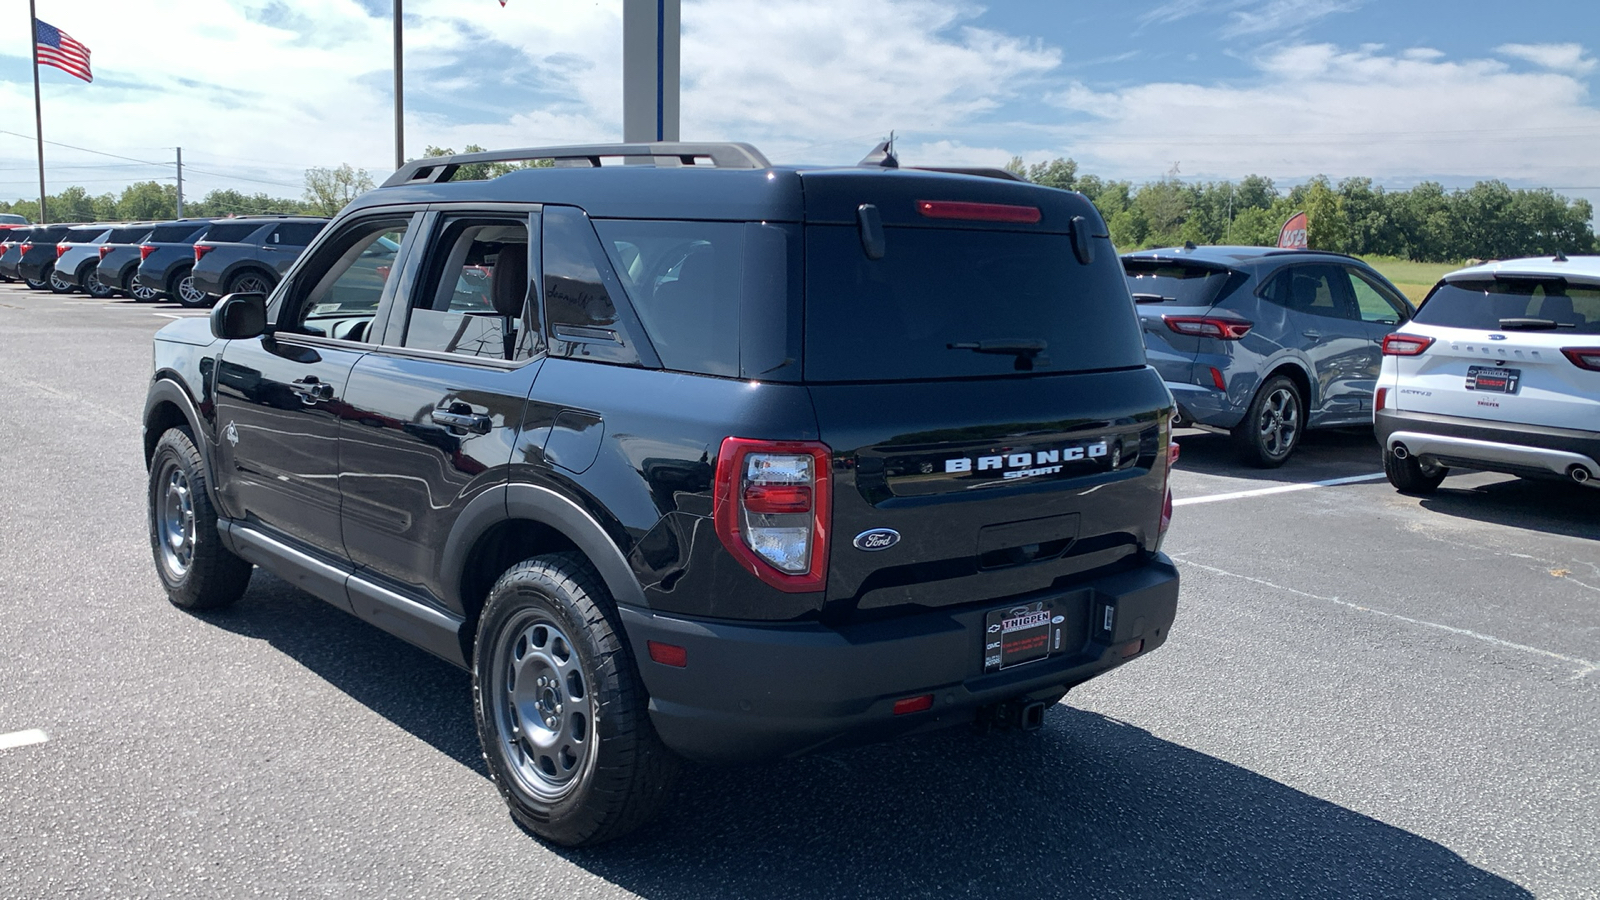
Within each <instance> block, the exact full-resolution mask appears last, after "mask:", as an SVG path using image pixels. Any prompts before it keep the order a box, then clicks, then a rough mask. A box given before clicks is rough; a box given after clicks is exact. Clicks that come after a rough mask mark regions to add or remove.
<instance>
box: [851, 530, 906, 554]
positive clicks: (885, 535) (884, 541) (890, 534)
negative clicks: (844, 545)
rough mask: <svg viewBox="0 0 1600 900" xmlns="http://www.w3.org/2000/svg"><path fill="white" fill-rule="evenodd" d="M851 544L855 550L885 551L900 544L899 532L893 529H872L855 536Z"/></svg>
mask: <svg viewBox="0 0 1600 900" xmlns="http://www.w3.org/2000/svg"><path fill="white" fill-rule="evenodd" d="M851 543H853V544H855V545H856V549H857V550H887V549H889V548H890V547H893V546H894V545H895V544H898V543H900V532H898V531H895V530H894V529H893V528H874V529H872V530H871V531H863V532H861V533H860V534H858V535H856V539H855V540H854V541H852V542H851Z"/></svg>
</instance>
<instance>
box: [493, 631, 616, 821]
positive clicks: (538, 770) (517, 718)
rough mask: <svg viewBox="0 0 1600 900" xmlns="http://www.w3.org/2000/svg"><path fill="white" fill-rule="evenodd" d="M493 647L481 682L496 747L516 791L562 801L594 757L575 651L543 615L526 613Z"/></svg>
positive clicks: (585, 687) (589, 705)
mask: <svg viewBox="0 0 1600 900" xmlns="http://www.w3.org/2000/svg"><path fill="white" fill-rule="evenodd" d="M505 634H507V635H508V639H507V640H506V641H504V642H503V643H501V645H500V646H498V647H496V648H495V656H494V662H493V663H492V669H491V672H493V673H497V675H496V677H495V678H494V680H493V681H492V682H491V683H490V684H489V691H490V695H491V696H490V704H491V708H492V709H493V710H494V711H495V715H496V718H497V720H498V721H497V723H496V724H497V726H498V727H497V729H496V731H497V732H498V733H499V735H500V741H501V745H502V747H501V749H502V751H503V752H504V753H505V758H506V760H507V761H508V762H510V764H511V773H512V775H513V777H515V778H516V780H517V786H518V787H519V788H520V789H522V790H523V791H525V792H526V793H527V794H529V795H530V796H533V797H536V798H538V799H540V800H544V801H553V800H559V799H561V798H562V797H564V796H566V795H567V794H568V793H569V792H570V791H571V790H572V787H573V784H574V783H575V780H576V779H577V778H578V777H579V776H580V775H582V774H583V772H584V770H585V768H587V767H588V766H589V765H590V764H591V762H592V760H593V757H594V753H593V751H592V746H593V743H594V742H593V740H592V737H593V733H594V700H593V696H592V693H591V691H590V688H589V681H588V679H587V677H585V675H584V672H583V664H582V662H581V661H580V660H579V659H578V651H577V648H575V647H574V646H573V644H572V641H571V640H570V639H569V638H568V637H567V635H566V634H565V633H563V632H562V631H561V628H560V627H559V626H557V625H556V623H555V622H553V621H551V619H550V618H549V617H548V616H545V615H542V614H540V613H538V612H536V611H532V610H527V611H524V612H523V613H522V614H521V616H519V617H518V618H517V619H516V620H515V621H514V622H513V623H512V624H511V626H510V627H509V628H508V629H507V630H506V632H505Z"/></svg>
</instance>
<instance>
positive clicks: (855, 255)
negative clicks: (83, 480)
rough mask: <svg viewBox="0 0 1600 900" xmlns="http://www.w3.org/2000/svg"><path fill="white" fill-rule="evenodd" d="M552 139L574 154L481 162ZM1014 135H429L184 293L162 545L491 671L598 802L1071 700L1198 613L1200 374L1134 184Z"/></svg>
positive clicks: (528, 781) (168, 406)
mask: <svg viewBox="0 0 1600 900" xmlns="http://www.w3.org/2000/svg"><path fill="white" fill-rule="evenodd" d="M602 158H606V159H612V158H620V159H631V160H632V161H635V162H638V161H640V160H651V159H653V160H654V161H655V162H656V164H655V165H640V164H635V165H604V166H602V164H601V161H602ZM519 159H553V160H555V161H556V162H557V163H558V164H557V165H556V166H555V167H553V168H529V169H522V170H518V171H514V172H511V173H510V174H506V175H502V176H500V177H498V178H495V179H493V180H490V181H473V182H454V181H452V176H453V175H454V174H455V173H456V172H457V171H458V170H459V169H460V167H461V166H463V165H468V164H473V163H481V162H492V161H507V160H519ZM885 162H890V163H892V162H893V160H892V157H889V158H887V159H886V160H885ZM993 174H994V175H995V176H998V177H983V176H979V175H972V174H956V173H950V172H948V171H945V172H935V171H919V170H912V169H898V168H894V167H889V166H885V165H863V166H860V167H847V168H818V169H800V168H792V167H782V166H773V165H771V164H769V163H768V162H767V161H766V160H765V159H764V158H763V157H762V156H761V155H760V153H758V152H757V151H756V150H755V149H754V148H751V147H749V146H747V145H743V144H628V145H605V146H595V147H574V148H545V149H538V150H523V151H515V152H509V153H480V154H470V155H462V156H455V157H446V158H438V159H426V160H420V161H418V162H415V163H411V164H408V165H407V166H405V167H404V168H402V169H401V170H400V171H398V172H396V173H395V175H394V176H393V177H391V178H390V179H389V180H388V181H387V182H385V184H384V185H383V187H381V188H379V189H378V190H375V191H372V192H370V193H368V194H366V195H364V196H362V197H361V198H358V199H357V200H356V201H355V202H354V203H352V204H351V205H350V206H349V207H348V208H346V209H345V210H344V211H343V212H342V213H341V214H340V215H339V216H338V217H337V218H336V219H335V220H334V221H333V222H332V223H331V224H330V225H329V226H328V228H327V229H326V230H325V231H324V232H323V233H322V235H321V236H319V237H318V239H317V241H316V242H315V243H313V244H312V246H311V247H310V248H309V249H308V250H307V251H306V253H305V254H304V255H303V256H302V257H301V259H300V261H299V262H298V263H297V264H296V265H295V266H294V267H293V268H292V269H291V270H290V272H289V274H288V276H287V277H286V278H285V280H284V281H283V283H282V284H280V285H279V286H278V288H277V290H276V291H274V292H273V294H272V296H271V298H270V300H268V299H267V298H264V297H263V296H262V295H260V294H232V295H229V296H228V297H225V298H224V299H223V300H222V301H221V302H220V303H219V304H218V305H217V306H216V308H215V309H214V310H212V313H211V317H210V321H209V322H202V321H197V320H192V319H190V320H184V321H179V322H174V323H173V324H171V325H169V326H167V327H166V328H164V329H162V331H161V332H159V333H158V335H157V337H156V344H155V378H154V381H153V383H152V385H151V388H150V392H149V399H148V401H147V404H146V408H145V413H144V423H145V428H144V452H145V458H146V462H147V465H148V467H149V472H150V481H149V504H150V505H149V509H150V514H149V523H150V534H151V543H152V547H153V551H154V556H155V563H156V570H157V572H158V573H159V575H160V577H161V580H162V581H163V583H164V584H165V586H166V589H167V592H168V594H169V596H170V597H171V599H172V601H173V602H174V603H175V604H177V605H179V606H181V607H184V608H189V609H193V608H207V607H219V606H225V605H227V604H229V603H232V602H233V601H234V600H235V599H236V598H238V597H239V596H240V594H241V593H242V592H243V591H244V589H245V586H246V583H247V582H248V580H249V578H250V572H251V566H252V565H260V566H263V567H265V568H268V569H270V570H271V571H273V572H275V573H276V574H278V575H279V576H281V577H283V578H285V579H288V580H290V581H292V582H293V583H294V584H296V585H299V586H301V587H303V588H304V589H306V590H307V591H310V592H311V593H313V594H315V595H317V596H319V597H321V598H323V599H324V600H326V601H328V602H329V603H332V604H333V605H335V606H338V607H339V608H341V609H344V610H347V611H348V612H350V613H352V614H354V615H356V616H358V617H360V618H363V619H366V620H367V621H369V622H371V623H373V624H375V625H377V626H378V627H380V628H383V629H385V630H387V631H389V632H392V633H394V634H396V635H399V636H401V637H403V638H405V639H406V640H408V641H411V642H413V643H415V644H417V645H418V646H420V647H423V648H425V649H427V650H429V651H431V652H433V653H434V654H436V655H438V656H440V657H443V658H444V659H447V660H449V661H451V662H453V663H455V664H457V665H460V666H462V667H465V668H468V669H470V670H471V671H472V673H473V684H474V696H475V698H476V700H475V707H476V714H477V722H478V731H479V736H480V738H481V740H482V743H483V750H484V758H485V760H486V763H487V767H488V770H489V773H490V775H491V776H492V778H493V780H494V781H495V783H496V785H497V786H498V787H499V789H500V791H501V793H502V795H503V796H504V797H505V799H506V801H507V803H508V804H509V806H510V808H511V811H512V814H513V815H514V817H515V818H516V819H517V820H518V821H519V822H521V823H523V824H524V825H525V826H526V827H528V828H530V829H531V830H533V831H534V832H536V833H538V834H540V835H542V836H544V837H546V838H548V839H550V840H553V841H556V842H558V843H563V844H574V845H575V844H584V843H592V842H597V841H601V840H605V839H608V838H611V837H615V836H617V835H620V834H622V833H624V832H626V831H628V830H629V829H631V828H633V827H635V826H636V825H638V824H640V823H641V822H643V821H644V820H645V819H646V818H648V816H649V815H650V813H651V812H652V811H653V810H654V809H655V808H656V807H657V806H658V805H659V804H660V803H661V802H662V800H663V798H664V797H665V796H666V787H667V785H668V783H669V781H670V779H671V776H672V774H673V772H674V771H675V769H676V761H677V759H678V758H679V757H680V756H682V757H688V758H691V759H697V760H713V761H716V760H754V759H770V758H774V757H782V756H791V755H796V754H801V753H806V752H810V751H815V750H820V749H824V748H834V747H839V746H844V745H848V744H851V743H859V742H863V741H872V740H879V739H884V738H889V737H893V736H896V735H902V734H908V733H912V732H920V731H927V730H931V729H936V728H943V727H948V726H951V725H956V724H958V723H963V722H968V723H970V722H973V721H981V722H985V723H991V724H992V723H1001V724H1011V725H1016V726H1020V727H1023V728H1032V727H1037V726H1038V725H1039V723H1040V721H1041V719H1042V717H1043V715H1044V712H1045V709H1046V708H1047V707H1048V706H1049V705H1051V704H1054V703H1055V702H1057V701H1058V700H1059V699H1060V698H1061V697H1062V696H1063V695H1064V694H1065V693H1066V691H1067V690H1068V689H1069V688H1071V687H1072V686H1074V685H1076V684H1080V683H1082V682H1084V681H1087V680H1088V679H1090V678H1093V677H1095V676H1096V675H1099V674H1101V673H1103V672H1105V671H1107V670H1109V669H1112V668H1114V667H1116V666H1119V665H1121V664H1123V663H1125V662H1127V661H1129V660H1130V659H1134V658H1137V657H1138V656H1140V655H1141V654H1144V653H1148V652H1149V651H1150V650H1152V649H1154V648H1155V647H1158V646H1160V645H1161V643H1162V642H1163V641H1165V640H1166V637H1167V631H1168V628H1169V627H1170V625H1171V623H1172V621H1173V616H1174V614H1175V612H1176V606H1177V596H1178V573H1177V570H1176V569H1175V568H1174V566H1173V564H1172V562H1171V561H1170V560H1169V559H1168V558H1167V557H1166V556H1164V555H1163V554H1162V553H1161V552H1160V551H1159V547H1160V544H1161V540H1162V536H1163V534H1164V532H1165V530H1166V525H1167V522H1168V520H1169V518H1170V512H1171V506H1170V502H1171V501H1170V495H1169V493H1168V491H1167V476H1168V469H1169V444H1168V438H1169V423H1170V419H1171V417H1172V413H1173V405H1172V398H1171V396H1170V395H1169V394H1168V392H1167V390H1166V388H1165V387H1163V386H1162V383H1161V378H1160V376H1159V375H1157V374H1156V372H1155V371H1154V370H1153V369H1151V368H1150V367H1149V366H1147V365H1146V364H1145V359H1144V350H1143V347H1142V345H1141V343H1140V336H1139V325H1138V320H1137V317H1136V316H1135V314H1134V306H1133V302H1132V298H1131V297H1130V296H1129V293H1128V289H1127V287H1126V285H1125V283H1124V281H1123V277H1122V268H1121V266H1120V265H1119V263H1118V261H1117V257H1116V254H1115V253H1114V252H1113V250H1112V247H1111V242H1110V240H1109V238H1108V237H1107V236H1106V230H1105V225H1104V223H1103V222H1102V220H1101V218H1100V216H1099V215H1098V214H1097V213H1096V212H1095V209H1094V207H1093V206H1092V205H1090V203H1089V202H1088V201H1087V200H1086V199H1085V198H1084V197H1083V196H1082V195H1079V194H1075V193H1069V192H1066V191H1060V190H1055V189H1051V188H1045V187H1040V186H1036V185H1031V184H1026V183H1021V182H1018V181H1016V180H1012V179H1009V176H1006V175H1005V173H1001V172H995V173H993Z"/></svg>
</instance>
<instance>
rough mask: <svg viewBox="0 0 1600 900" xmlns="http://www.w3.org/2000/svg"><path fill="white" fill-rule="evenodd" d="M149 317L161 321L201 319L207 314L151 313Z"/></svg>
mask: <svg viewBox="0 0 1600 900" xmlns="http://www.w3.org/2000/svg"><path fill="white" fill-rule="evenodd" d="M150 315H152V316H156V317H157V318H161V319H203V318H205V317H206V315H207V313H187V314H185V313H151V314H150Z"/></svg>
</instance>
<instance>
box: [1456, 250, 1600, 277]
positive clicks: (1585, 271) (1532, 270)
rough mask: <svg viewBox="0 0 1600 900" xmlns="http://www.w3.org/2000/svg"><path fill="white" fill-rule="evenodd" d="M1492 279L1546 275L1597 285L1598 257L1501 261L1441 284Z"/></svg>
mask: <svg viewBox="0 0 1600 900" xmlns="http://www.w3.org/2000/svg"><path fill="white" fill-rule="evenodd" d="M1496 275H1549V276H1553V277H1569V276H1570V277H1578V278H1583V279H1587V280H1591V281H1600V256H1571V257H1568V256H1530V257H1524V258H1522V259H1502V260H1497V261H1495V262H1491V263H1484V264H1483V265H1479V266H1468V267H1467V268H1465V269H1457V270H1455V271H1454V272H1446V273H1445V276H1444V278H1443V279H1442V280H1444V281H1471V280H1473V279H1481V278H1485V277H1487V278H1493V277H1494V276H1496Z"/></svg>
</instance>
